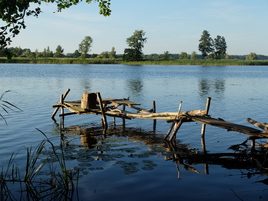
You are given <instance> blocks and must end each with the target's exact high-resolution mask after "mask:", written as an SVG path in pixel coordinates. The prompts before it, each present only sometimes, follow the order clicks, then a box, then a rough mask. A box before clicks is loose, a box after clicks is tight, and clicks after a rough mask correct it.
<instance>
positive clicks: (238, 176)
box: [0, 64, 268, 201]
mask: <svg viewBox="0 0 268 201" xmlns="http://www.w3.org/2000/svg"><path fill="white" fill-rule="evenodd" d="M0 72H1V73H0V93H2V92H4V91H6V90H11V92H9V93H7V94H5V96H4V99H5V100H7V101H9V102H11V103H12V104H14V105H16V106H18V107H20V108H21V109H22V110H23V111H22V112H18V113H15V112H11V113H10V115H6V114H5V113H4V112H3V111H2V110H1V112H0V114H4V116H5V118H6V120H7V122H8V125H7V126H6V125H5V123H4V121H0V141H1V146H0V154H1V160H2V162H3V163H4V162H5V161H7V160H8V159H9V156H10V154H11V153H13V152H19V153H18V155H17V160H18V163H19V165H20V166H21V167H23V166H24V164H23V163H22V162H23V161H24V159H25V154H24V152H23V150H24V148H23V147H29V146H33V147H35V146H36V145H37V144H38V143H39V142H40V141H41V140H42V139H44V136H43V135H42V134H40V132H38V131H37V130H36V129H35V128H38V129H40V130H42V131H43V132H45V133H46V135H47V136H48V137H49V138H50V139H51V141H52V142H53V143H55V144H59V141H60V139H59V138H60V137H59V133H58V132H57V131H58V128H57V126H56V125H55V124H54V122H53V121H52V120H51V118H50V116H51V114H52V112H53V110H54V109H53V108H52V105H54V104H55V103H56V102H58V101H59V98H60V94H62V93H64V92H65V91H66V89H67V88H70V89H71V91H70V93H69V95H68V96H67V98H66V100H79V99H80V98H81V95H82V93H84V92H101V96H102V98H127V97H130V100H132V101H135V102H138V103H140V104H141V106H142V107H143V108H146V109H150V108H151V107H152V101H153V100H154V101H156V110H157V112H167V111H169V112H175V111H177V110H178V106H179V102H180V101H183V105H182V111H185V110H196V109H198V110H199V109H201V110H203V109H205V104H206V99H207V97H212V101H211V106H210V112H209V113H210V115H212V116H213V117H216V118H218V117H220V118H223V119H225V120H227V121H230V122H234V123H238V124H243V125H248V126H251V125H249V123H248V122H247V121H246V119H247V118H248V117H250V118H252V119H255V120H257V121H259V122H267V103H268V97H267V92H268V89H267V85H268V84H267V83H268V67H267V66H125V65H36V64H0ZM57 120H59V118H58V117H57ZM108 121H109V128H110V130H109V131H108V136H107V138H106V139H102V138H101V136H95V137H92V133H93V134H94V133H95V134H96V133H99V132H100V129H99V127H100V125H101V124H100V116H96V115H92V116H90V115H81V116H78V115H73V116H67V117H66V118H65V127H66V128H67V130H68V132H67V131H66V134H65V135H66V138H67V141H68V143H69V144H70V146H69V150H68V152H67V156H68V157H69V158H68V157H67V158H68V166H69V168H80V169H81V173H82V175H81V178H80V179H79V198H80V200H126V199H127V200H164V199H166V200H169V201H171V200H227V199H228V200H267V199H268V186H267V185H265V184H264V183H262V182H258V181H261V180H264V179H266V178H267V175H265V174H255V173H256V172H260V170H258V169H252V168H247V167H243V166H242V167H241V166H239V167H237V168H234V166H230V165H229V166H228V164H227V165H226V164H221V163H214V164H213V163H206V164H205V163H201V162H200V163H197V162H196V161H183V163H181V161H180V162H178V161H177V160H175V159H176V158H174V153H173V152H171V151H174V150H173V149H172V148H170V145H168V144H167V143H166V142H165V141H164V140H163V136H164V135H165V133H166V132H167V131H168V129H169V126H170V125H169V124H167V123H166V122H165V121H160V120H159V121H157V125H156V130H155V132H153V121H152V120H139V119H134V120H130V121H127V122H126V128H125V130H124V129H123V128H122V127H121V121H120V120H116V126H114V123H113V119H111V118H108ZM92 129H93V130H92ZM200 130H201V125H200V124H196V123H185V124H183V125H182V127H181V128H180V130H179V132H178V134H177V140H178V142H177V143H178V144H177V148H178V147H179V149H180V150H184V151H185V150H186V152H187V154H189V153H192V154H194V153H197V152H199V151H200V152H201V151H202V146H201V142H200ZM90 134H91V136H90ZM247 137H248V136H247V135H245V134H241V133H236V132H227V131H226V130H224V129H220V128H215V127H211V126H207V130H206V149H207V151H208V153H211V154H212V153H235V151H234V150H231V149H228V148H229V147H230V146H231V145H235V144H240V143H242V142H243V141H245V139H246V138H247ZM263 141H264V142H265V140H262V142H263ZM20 150H22V151H20ZM85 153H86V154H87V155H88V156H90V157H88V158H85V157H84V158H83V157H82V156H84V155H85ZM83 154H84V155H83ZM44 157H45V154H44ZM2 162H1V164H0V165H2ZM187 162H188V163H187ZM20 163H21V164H20ZM248 173H250V175H251V176H250V177H249V176H248V175H249V174H248ZM253 173H254V174H253Z"/></svg>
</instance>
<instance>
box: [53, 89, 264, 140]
mask: <svg viewBox="0 0 268 201" xmlns="http://www.w3.org/2000/svg"><path fill="white" fill-rule="evenodd" d="M69 91H70V89H67V91H66V92H65V94H62V95H61V96H60V102H58V103H56V105H53V107H54V108H55V110H54V112H53V114H52V119H54V120H55V115H56V113H57V112H58V110H59V109H60V108H61V114H60V115H59V116H60V117H64V116H67V115H73V114H78V115H84V114H100V115H101V121H102V125H103V128H104V129H107V126H108V124H107V120H106V116H110V117H114V118H121V119H122V120H123V124H124V123H125V119H135V118H139V119H153V120H154V121H156V120H166V121H167V122H169V123H171V126H170V129H169V130H168V132H167V134H166V135H165V139H168V140H169V141H171V140H173V139H176V133H177V132H178V130H179V128H180V126H181V125H182V124H183V123H184V122H199V123H201V124H202V130H201V134H202V137H204V134H205V127H206V125H211V126H216V127H220V128H224V129H226V130H227V131H236V132H240V133H244V134H247V135H250V137H249V138H248V139H250V140H252V142H254V144H255V139H258V138H268V129H267V128H268V126H267V125H266V124H261V123H259V122H256V121H254V120H251V119H248V122H250V123H251V124H253V125H255V126H257V127H258V128H261V129H263V130H264V131H262V130H259V129H256V128H252V127H249V126H244V125H240V124H235V123H231V122H227V121H224V120H223V119H221V118H212V117H211V116H210V115H208V112H209V107H210V101H211V98H210V97H209V98H208V99H207V103H206V108H205V110H193V111H184V112H182V111H181V108H182V102H181V103H180V105H179V109H178V111H177V112H162V113H156V109H155V102H154V101H153V104H152V109H150V110H146V109H143V108H141V107H139V105H140V104H139V103H136V102H134V101H131V100H129V98H123V99H111V98H105V99H102V98H101V95H100V93H99V92H97V93H84V94H83V95H82V98H81V100H78V101H65V98H66V96H67V95H68V93H69ZM119 106H121V109H119ZM126 107H128V108H131V109H132V110H134V111H135V112H130V111H127V110H126ZM64 108H66V109H68V110H69V111H70V112H69V113H65V112H64Z"/></svg>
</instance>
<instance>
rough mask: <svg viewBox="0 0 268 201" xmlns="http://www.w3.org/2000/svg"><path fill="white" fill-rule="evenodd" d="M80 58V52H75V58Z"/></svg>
mask: <svg viewBox="0 0 268 201" xmlns="http://www.w3.org/2000/svg"><path fill="white" fill-rule="evenodd" d="M80 56H81V54H80V52H79V51H78V50H75V51H74V53H73V57H74V58H78V57H80Z"/></svg>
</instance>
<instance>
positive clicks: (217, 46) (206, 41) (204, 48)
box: [198, 30, 227, 59]
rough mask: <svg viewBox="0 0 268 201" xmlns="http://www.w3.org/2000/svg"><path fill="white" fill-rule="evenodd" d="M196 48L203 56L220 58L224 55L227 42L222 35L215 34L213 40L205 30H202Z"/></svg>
mask: <svg viewBox="0 0 268 201" xmlns="http://www.w3.org/2000/svg"><path fill="white" fill-rule="evenodd" d="M199 42H200V43H199V46H198V49H199V51H200V52H201V53H202V56H203V58H211V59H221V58H222V57H224V56H225V55H226V49H227V44H226V41H225V38H224V37H223V36H217V37H216V38H215V39H214V40H213V39H212V38H211V37H210V34H209V33H208V31H207V30H204V31H203V33H202V35H201V38H200V40H199Z"/></svg>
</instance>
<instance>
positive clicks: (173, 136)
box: [169, 119, 183, 141]
mask: <svg viewBox="0 0 268 201" xmlns="http://www.w3.org/2000/svg"><path fill="white" fill-rule="evenodd" d="M182 123H183V120H182V119H180V121H179V122H176V123H175V128H174V130H173V133H172V135H171V136H170V138H169V141H171V140H173V139H174V138H175V137H176V134H177V132H178V130H179V128H180V127H181V125H182Z"/></svg>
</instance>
